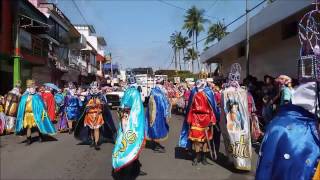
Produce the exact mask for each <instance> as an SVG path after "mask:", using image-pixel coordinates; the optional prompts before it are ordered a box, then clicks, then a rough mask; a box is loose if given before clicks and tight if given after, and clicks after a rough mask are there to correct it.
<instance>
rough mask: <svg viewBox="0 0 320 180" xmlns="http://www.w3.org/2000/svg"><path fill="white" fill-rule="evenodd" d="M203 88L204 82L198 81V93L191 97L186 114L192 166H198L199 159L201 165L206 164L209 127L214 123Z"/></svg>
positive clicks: (210, 138) (211, 135)
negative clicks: (192, 152) (193, 156)
mask: <svg viewBox="0 0 320 180" xmlns="http://www.w3.org/2000/svg"><path fill="white" fill-rule="evenodd" d="M205 86H206V82H205V81H204V80H198V82H197V89H198V92H196V93H195V95H194V96H193V98H192V102H191V107H190V110H189V112H188V114H187V123H188V124H189V126H190V131H189V136H188V139H189V140H190V141H191V142H192V149H193V151H194V152H195V155H196V156H195V158H194V160H193V162H192V165H194V166H195V165H197V164H198V162H199V161H200V159H201V163H202V164H203V165H206V164H208V162H207V160H206V157H207V154H208V152H210V145H209V144H208V142H209V141H211V140H212V138H213V132H212V129H211V128H210V127H211V126H212V125H214V124H215V123H216V118H215V114H214V112H213V110H212V107H211V106H210V103H209V101H208V97H207V95H206V93H205V92H204V88H205Z"/></svg>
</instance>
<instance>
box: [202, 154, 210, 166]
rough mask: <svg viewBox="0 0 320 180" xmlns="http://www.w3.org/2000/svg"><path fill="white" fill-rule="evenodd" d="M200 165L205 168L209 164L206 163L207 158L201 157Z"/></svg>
mask: <svg viewBox="0 0 320 180" xmlns="http://www.w3.org/2000/svg"><path fill="white" fill-rule="evenodd" d="M201 164H203V165H205V166H206V165H208V164H209V163H208V161H207V158H206V157H205V156H203V157H202V160H201Z"/></svg>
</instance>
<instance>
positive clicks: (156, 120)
mask: <svg viewBox="0 0 320 180" xmlns="http://www.w3.org/2000/svg"><path fill="white" fill-rule="evenodd" d="M162 83H163V82H160V81H159V82H157V85H156V87H155V88H153V89H152V90H151V93H150V98H149V102H148V107H147V111H146V124H147V125H146V132H147V140H150V141H151V142H153V150H154V151H155V152H162V153H163V152H165V148H164V146H162V145H161V144H160V143H159V141H163V140H165V139H166V138H167V137H168V134H169V125H168V120H169V116H170V102H169V100H168V98H167V95H166V94H165V92H164V91H163V90H162V89H163V88H162Z"/></svg>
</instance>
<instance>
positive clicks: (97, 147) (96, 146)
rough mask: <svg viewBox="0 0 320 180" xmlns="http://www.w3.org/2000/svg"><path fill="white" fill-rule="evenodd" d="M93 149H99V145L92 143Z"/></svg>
mask: <svg viewBox="0 0 320 180" xmlns="http://www.w3.org/2000/svg"><path fill="white" fill-rule="evenodd" d="M94 149H95V150H97V151H99V150H100V146H99V145H98V144H96V143H95V144H94Z"/></svg>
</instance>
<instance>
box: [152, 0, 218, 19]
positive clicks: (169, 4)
mask: <svg viewBox="0 0 320 180" xmlns="http://www.w3.org/2000/svg"><path fill="white" fill-rule="evenodd" d="M158 1H159V2H161V3H163V4H166V5H168V6H171V7H174V8H177V9H180V10H183V11H187V9H185V8H183V7H180V6H177V5H174V4H171V3H169V2H166V1H163V0H158ZM216 1H217V0H216ZM204 16H206V17H209V18H212V19H218V18H217V17H213V16H209V15H204Z"/></svg>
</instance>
